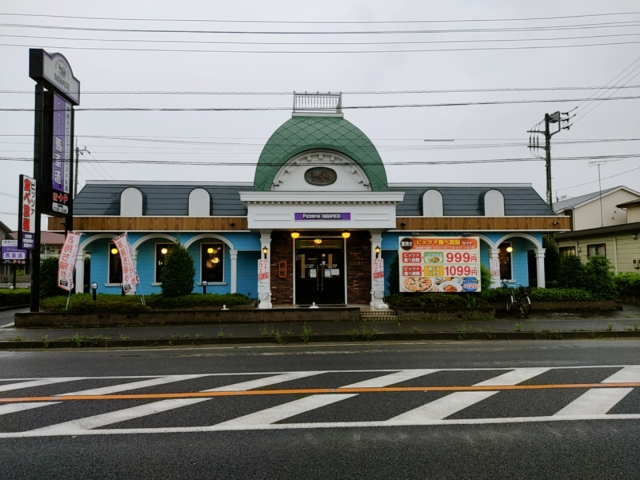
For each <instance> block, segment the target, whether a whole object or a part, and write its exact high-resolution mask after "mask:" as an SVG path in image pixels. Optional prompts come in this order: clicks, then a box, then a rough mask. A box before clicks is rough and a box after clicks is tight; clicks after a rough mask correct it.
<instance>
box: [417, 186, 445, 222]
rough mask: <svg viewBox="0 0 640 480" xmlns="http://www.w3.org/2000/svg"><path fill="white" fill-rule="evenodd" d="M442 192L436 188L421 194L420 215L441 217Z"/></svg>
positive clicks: (442, 210)
mask: <svg viewBox="0 0 640 480" xmlns="http://www.w3.org/2000/svg"><path fill="white" fill-rule="evenodd" d="M443 212H444V209H443V207H442V194H441V193H440V192H439V191H438V190H427V191H426V192H424V195H423V196H422V216H423V217H442V216H443Z"/></svg>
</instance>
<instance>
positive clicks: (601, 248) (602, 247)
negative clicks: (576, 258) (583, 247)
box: [587, 243, 607, 257]
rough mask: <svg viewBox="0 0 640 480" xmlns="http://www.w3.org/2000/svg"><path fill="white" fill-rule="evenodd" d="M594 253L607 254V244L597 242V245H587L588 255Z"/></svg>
mask: <svg viewBox="0 0 640 480" xmlns="http://www.w3.org/2000/svg"><path fill="white" fill-rule="evenodd" d="M594 255H600V256H601V257H606V256H607V244H606V243H596V244H595V245H587V257H592V256H594Z"/></svg>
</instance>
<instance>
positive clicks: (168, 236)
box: [131, 233, 180, 255]
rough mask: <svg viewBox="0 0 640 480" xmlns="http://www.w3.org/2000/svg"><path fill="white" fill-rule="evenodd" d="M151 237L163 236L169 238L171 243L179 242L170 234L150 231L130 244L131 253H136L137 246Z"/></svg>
mask: <svg viewBox="0 0 640 480" xmlns="http://www.w3.org/2000/svg"><path fill="white" fill-rule="evenodd" d="M153 238H164V239H165V240H169V241H170V242H173V243H180V242H179V241H178V239H177V238H175V237H172V236H171V235H167V234H166V233H150V234H149V235H145V236H144V237H142V238H140V239H138V240H137V241H136V243H134V244H133V245H131V250H133V255H136V252H137V251H138V248H140V245H142V244H143V243H144V242H146V241H147V240H151V239H153Z"/></svg>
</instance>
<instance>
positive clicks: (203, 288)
mask: <svg viewBox="0 0 640 480" xmlns="http://www.w3.org/2000/svg"><path fill="white" fill-rule="evenodd" d="M207 285H209V282H207V281H206V280H203V281H202V294H203V295H206V294H207Z"/></svg>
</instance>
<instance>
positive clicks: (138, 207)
mask: <svg viewBox="0 0 640 480" xmlns="http://www.w3.org/2000/svg"><path fill="white" fill-rule="evenodd" d="M142 203H143V198H142V192H141V191H140V190H138V189H137V188H134V187H129V188H127V189H125V190H123V192H122V193H121V194H120V216H121V217H141V216H142Z"/></svg>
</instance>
